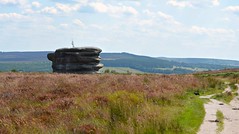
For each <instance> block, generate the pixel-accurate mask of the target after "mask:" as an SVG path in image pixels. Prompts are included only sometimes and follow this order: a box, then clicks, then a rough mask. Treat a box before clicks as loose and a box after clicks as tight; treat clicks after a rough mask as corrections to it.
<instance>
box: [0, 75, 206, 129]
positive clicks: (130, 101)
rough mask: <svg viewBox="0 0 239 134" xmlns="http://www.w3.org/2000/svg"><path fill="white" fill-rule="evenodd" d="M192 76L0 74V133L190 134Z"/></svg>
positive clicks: (199, 113)
mask: <svg viewBox="0 0 239 134" xmlns="http://www.w3.org/2000/svg"><path fill="white" fill-rule="evenodd" d="M208 85H209V83H208V82H207V81H205V80H204V79H199V78H197V77H195V76H193V75H150V74H149V75H147V74H145V75H135V74H132V75H121V74H117V75H115V74H95V75H77V74H50V73H0V106H1V107H0V133H196V132H197V131H198V128H199V126H200V124H201V123H202V120H203V117H204V114H205V113H204V109H203V101H202V100H200V99H199V98H198V96H196V95H194V92H195V91H196V90H199V89H204V88H206V87H207V86H208Z"/></svg>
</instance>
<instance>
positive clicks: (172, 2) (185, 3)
mask: <svg viewBox="0 0 239 134" xmlns="http://www.w3.org/2000/svg"><path fill="white" fill-rule="evenodd" d="M167 4H169V5H171V6H174V7H180V8H185V7H193V4H192V3H191V2H190V1H177V0H170V1H168V2H167Z"/></svg>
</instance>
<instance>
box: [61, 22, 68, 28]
mask: <svg viewBox="0 0 239 134" xmlns="http://www.w3.org/2000/svg"><path fill="white" fill-rule="evenodd" d="M60 26H61V27H64V28H67V27H68V26H69V25H68V24H65V23H63V24H60Z"/></svg>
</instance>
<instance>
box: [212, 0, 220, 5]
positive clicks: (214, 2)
mask: <svg viewBox="0 0 239 134" xmlns="http://www.w3.org/2000/svg"><path fill="white" fill-rule="evenodd" d="M212 5H213V6H218V5H220V2H219V0H212Z"/></svg>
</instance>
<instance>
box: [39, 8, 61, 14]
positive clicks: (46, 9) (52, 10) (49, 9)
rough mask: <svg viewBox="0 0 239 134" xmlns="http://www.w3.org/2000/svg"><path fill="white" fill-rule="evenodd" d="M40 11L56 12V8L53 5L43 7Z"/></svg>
mask: <svg viewBox="0 0 239 134" xmlns="http://www.w3.org/2000/svg"><path fill="white" fill-rule="evenodd" d="M41 12H42V13H49V14H57V9H56V8H54V7H45V8H43V9H42V10H41Z"/></svg>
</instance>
